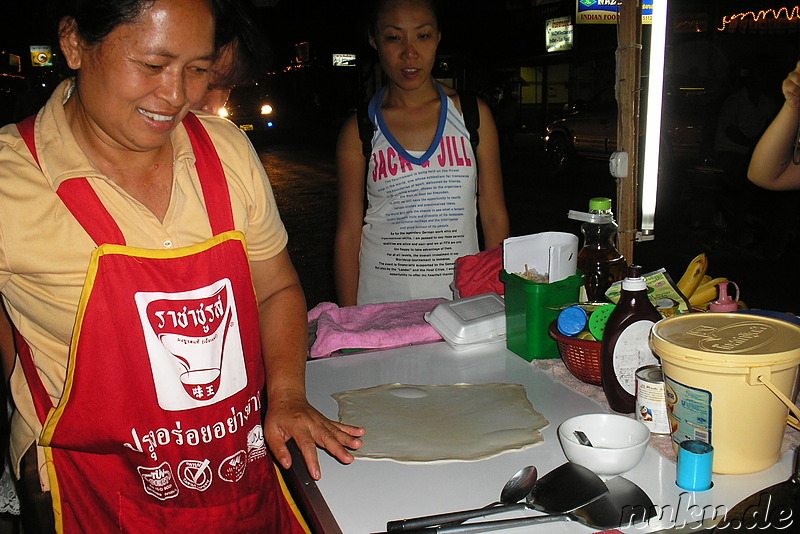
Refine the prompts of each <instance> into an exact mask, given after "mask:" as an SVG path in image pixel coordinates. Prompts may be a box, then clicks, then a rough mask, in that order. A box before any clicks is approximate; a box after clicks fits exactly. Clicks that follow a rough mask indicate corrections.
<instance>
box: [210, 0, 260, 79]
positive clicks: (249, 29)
mask: <svg viewBox="0 0 800 534" xmlns="http://www.w3.org/2000/svg"><path fill="white" fill-rule="evenodd" d="M214 3H217V4H224V5H223V7H224V9H222V10H220V11H219V12H217V35H216V41H217V43H216V46H217V50H218V51H219V50H220V49H221V48H222V47H225V46H231V47H233V62H232V64H231V65H230V66H229V68H228V69H227V70H226V71H224V72H217V73H216V76H215V77H216V79H215V80H214V84H215V85H216V86H220V87H233V86H234V85H239V84H243V83H247V82H251V81H253V80H256V79H258V78H259V77H261V76H263V74H264V72H265V70H266V67H267V64H268V63H269V61H270V59H271V57H270V55H271V54H270V50H269V46H268V45H267V43H266V40H265V39H264V35H263V34H262V32H261V31H260V30H259V29H258V27H257V26H256V22H255V16H254V14H253V12H252V8H251V5H250V2H249V1H248V0H227V1H225V0H217V1H216V2H214Z"/></svg>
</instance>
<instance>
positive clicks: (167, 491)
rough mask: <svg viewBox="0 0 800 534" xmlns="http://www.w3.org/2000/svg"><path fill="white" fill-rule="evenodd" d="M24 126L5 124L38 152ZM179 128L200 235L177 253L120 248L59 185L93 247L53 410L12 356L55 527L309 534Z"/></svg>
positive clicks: (96, 208)
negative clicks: (284, 475)
mask: <svg viewBox="0 0 800 534" xmlns="http://www.w3.org/2000/svg"><path fill="white" fill-rule="evenodd" d="M31 119H33V118H31ZM31 119H29V120H28V121H27V122H26V123H21V124H20V125H19V129H20V132H21V133H22V135H23V138H24V139H25V141H26V143H28V146H29V147H31V152H32V153H33V154H34V157H36V151H35V146H34V143H33V120H31ZM184 125H185V127H186V129H187V131H188V133H189V137H190V139H191V142H192V148H193V150H194V153H195V156H196V158H197V161H196V167H197V172H198V175H199V178H200V184H201V186H202V191H203V197H204V201H205V205H206V208H207V211H208V217H209V222H210V224H211V229H212V234H213V236H214V237H212V238H211V239H209V240H207V241H205V242H203V243H199V244H197V245H193V246H190V247H185V248H182V249H177V250H149V249H139V248H133V247H128V246H126V245H125V240H124V237H123V235H122V232H121V231H120V229H119V227H118V226H117V224H116V223H115V222H114V220H113V219H112V218H111V216H110V214H109V213H108V212H107V211H106V209H105V207H104V206H103V204H102V203H101V202H100V199H99V198H98V197H97V195H96V193H95V192H94V190H93V189H92V188H91V186H90V185H89V182H88V181H87V180H86V179H85V178H80V179H71V180H67V181H66V182H64V183H63V184H62V185H61V186H60V187H59V189H58V195H59V196H60V197H61V199H62V200H63V201H64V203H65V204H66V206H67V208H68V209H69V210H70V212H71V213H72V214H73V216H74V217H75V218H76V219H77V220H78V222H79V223H80V224H81V225H82V226H83V228H84V229H85V230H86V232H87V233H88V234H89V235H90V236H91V237H92V239H93V240H94V241H95V243H97V244H98V248H97V249H95V251H94V253H93V254H92V258H91V262H90V265H89V269H88V274H87V276H86V282H85V284H84V287H83V291H82V294H81V300H80V303H79V307H78V314H77V318H76V322H75V328H74V331H73V338H72V343H71V346H70V357H69V363H68V366H67V379H66V383H65V385H64V391H63V394H62V398H61V401H60V402H59V404H58V406H56V407H53V405H52V402H51V401H50V398H49V396H48V395H47V392H46V390H45V388H44V386H43V384H42V381H41V378H40V377H39V375H38V373H37V372H36V369H35V367H34V366H33V360H32V358H31V356H30V350H29V349H28V348H27V346H24V347H23V348H21V349H20V357H21V361H22V363H23V369H24V371H25V376H26V379H27V381H28V384H29V386H30V388H31V393H32V395H33V399H34V404H35V406H36V410H37V414H38V416H39V418H40V420H41V422H42V425H43V430H42V434H41V435H40V437H39V445H41V446H43V447H44V448H45V454H46V457H47V460H48V462H47V464H48V473H49V475H50V483H51V494H52V497H53V508H54V513H55V517H56V525H57V529H58V530H59V532H67V533H72V532H81V533H83V532H92V533H103V532H134V533H137V534H138V533H149V532H153V533H156V532H158V533H161V532H166V531H175V532H183V531H188V532H225V533H228V532H242V533H245V532H259V533H263V532H272V533H280V534H284V533H298V534H299V533H301V532H308V531H307V529H306V528H305V524H304V523H303V521H302V519H301V518H299V517H298V516H297V514H296V513H295V512H294V510H293V509H292V507H291V505H290V504H289V502H287V498H286V497H287V494H286V492H285V491H284V490H282V485H281V484H280V481H279V474H277V473H276V470H275V466H274V463H273V462H272V459H271V456H270V455H269V452H268V450H267V447H266V444H265V440H264V434H263V428H262V425H261V420H262V419H261V398H262V397H261V394H262V391H263V386H264V369H263V363H262V359H261V344H260V339H259V321H258V308H257V304H256V298H255V294H254V291H253V283H252V279H251V275H250V268H249V262H248V258H247V253H246V249H245V245H244V235H243V234H242V233H241V232H238V231H236V230H234V224H233V215H232V210H231V204H230V197H229V193H228V187H227V182H226V179H225V175H224V173H223V170H222V166H221V164H220V161H219V157H218V156H217V154H216V150H215V149H214V147H213V144H212V143H211V140H210V138H209V137H208V134H207V133H206V131H205V129H204V128H203V127H202V125H201V124H200V121H199V120H197V118H196V117H195V116H194V115H192V114H188V115H187V116H186V119H185V120H184ZM23 353H24V354H23Z"/></svg>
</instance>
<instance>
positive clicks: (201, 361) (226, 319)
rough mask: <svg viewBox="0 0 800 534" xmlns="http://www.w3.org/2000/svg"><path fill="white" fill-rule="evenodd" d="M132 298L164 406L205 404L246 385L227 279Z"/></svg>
mask: <svg viewBox="0 0 800 534" xmlns="http://www.w3.org/2000/svg"><path fill="white" fill-rule="evenodd" d="M134 298H135V301H136V306H137V309H138V311H139V317H140V319H141V322H142V329H143V330H144V338H145V342H146V344H147V351H148V354H149V357H150V367H151V369H152V371H153V382H154V384H155V388H156V395H157V397H158V404H159V406H160V407H161V408H162V409H164V410H171V411H176V410H188V409H191V408H197V407H200V406H207V405H209V404H214V403H217V402H220V401H222V400H225V399H226V398H228V397H230V396H231V395H234V394H236V393H238V392H239V391H241V390H242V389H243V388H244V387H245V386H246V385H247V372H246V369H245V364H244V351H243V350H242V340H241V333H240V332H239V320H238V315H237V313H236V299H235V298H234V295H233V290H232V286H231V282H230V280H229V279H227V278H224V279H222V280H219V281H218V282H215V283H213V284H211V285H208V286H205V287H201V288H198V289H194V290H191V291H183V292H177V293H165V292H159V291H155V292H138V293H136V294H135V296H134Z"/></svg>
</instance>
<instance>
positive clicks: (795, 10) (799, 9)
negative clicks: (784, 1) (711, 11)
mask: <svg viewBox="0 0 800 534" xmlns="http://www.w3.org/2000/svg"><path fill="white" fill-rule="evenodd" d="M768 16H772V17H773V18H774V19H775V20H780V19H782V18H783V19H785V20H787V21H793V20H797V19H800V6H794V7H792V8H788V7H786V6H784V7H780V8H778V9H777V10H776V9H773V8H770V9H762V10H759V11H758V12H755V11H745V12H742V13H736V14H734V15H724V16H723V17H722V27H720V28H717V30H718V31H725V30H726V29H727V27H728V26H729V25H730V24H732V23H734V22H738V21H744V20H746V19H747V18H748V17H749V18H751V19H752V20H753V22H760V21H764V20H766V19H767V17H768Z"/></svg>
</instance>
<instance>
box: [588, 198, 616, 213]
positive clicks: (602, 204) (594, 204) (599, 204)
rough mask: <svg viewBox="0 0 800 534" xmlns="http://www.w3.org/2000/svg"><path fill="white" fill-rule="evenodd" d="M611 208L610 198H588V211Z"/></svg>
mask: <svg viewBox="0 0 800 534" xmlns="http://www.w3.org/2000/svg"><path fill="white" fill-rule="evenodd" d="M610 209H611V199H610V198H606V197H594V198H590V199H589V210H590V211H608V210H610Z"/></svg>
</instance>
